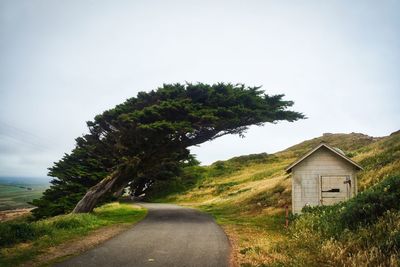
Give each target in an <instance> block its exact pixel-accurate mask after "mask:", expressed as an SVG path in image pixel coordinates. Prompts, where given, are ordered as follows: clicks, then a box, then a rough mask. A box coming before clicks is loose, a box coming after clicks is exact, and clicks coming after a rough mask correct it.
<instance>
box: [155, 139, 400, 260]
mask: <svg viewBox="0 0 400 267" xmlns="http://www.w3.org/2000/svg"><path fill="white" fill-rule="evenodd" d="M322 141H324V142H326V143H328V144H329V145H331V146H333V147H338V148H340V149H341V150H343V151H344V152H345V153H346V155H347V156H349V157H350V158H352V159H353V160H355V161H356V162H358V163H360V164H361V165H362V166H363V167H364V171H362V172H360V173H359V189H360V191H364V190H367V189H368V188H370V187H371V186H373V185H375V184H377V183H379V182H380V181H382V180H385V179H386V178H387V177H389V176H390V175H396V174H399V173H400V132H396V133H393V134H391V135H390V136H386V137H379V138H375V137H370V136H367V135H364V134H359V133H351V134H324V135H323V136H321V137H318V138H314V139H311V140H307V141H305V142H302V143H300V144H297V145H295V146H292V147H290V148H288V149H286V150H284V151H281V152H278V153H275V154H266V153H263V154H255V155H248V156H241V157H235V158H232V159H230V160H227V161H217V162H215V163H213V164H212V165H210V166H205V167H200V166H192V167H187V168H186V169H185V171H184V173H183V174H182V176H181V177H178V178H176V180H174V181H173V182H169V183H166V182H160V183H158V184H156V185H155V186H154V187H153V189H152V191H151V192H150V194H149V195H150V197H151V198H152V199H153V200H157V201H166V202H175V203H179V204H182V205H188V206H193V207H197V208H200V209H202V210H204V211H207V212H209V213H211V214H213V216H214V217H215V218H216V219H217V221H218V222H219V223H220V224H221V225H222V226H223V227H224V229H225V231H226V232H227V233H228V235H229V237H230V238H231V241H232V242H233V244H234V257H235V259H236V261H237V262H238V263H239V264H240V265H241V266H266V265H268V266H269V265H271V264H276V265H312V264H314V263H318V264H321V262H320V261H323V263H326V261H328V262H329V261H332V262H331V264H328V265H335V264H351V263H354V262H353V261H352V260H353V259H349V257H347V258H346V257H345V256H343V259H336V260H334V257H333V256H332V257H331V258H330V257H328V256H326V255H325V254H326V253H328V252H326V253H325V254H324V253H322V252H323V251H322V247H323V244H325V243H324V242H325V241H326V242H327V240H325V239H324V238H330V237H329V236H324V237H321V236H319V237H315V236H313V234H314V233H315V234H317V233H318V231H314V232H313V233H312V234H310V236H308V237H307V238H311V239H312V238H314V239H315V240H314V241H315V243H312V244H313V246H311V243H309V245H310V248H309V249H307V243H306V242H304V240H303V242H300V243H299V242H297V243H296V242H295V240H296V239H295V238H294V237H293V235H296V233H297V234H298V233H301V232H304V231H306V229H305V228H301V227H300V226H299V223H298V222H296V221H295V223H294V225H297V226H296V227H297V228H296V227H295V226H293V227H291V229H289V230H286V229H285V228H284V227H283V225H284V220H285V219H284V207H285V206H286V205H289V206H290V204H291V180H290V176H289V175H288V174H286V173H285V171H284V169H285V168H286V167H287V166H288V165H289V164H290V163H292V162H293V161H295V160H296V159H297V158H298V157H300V156H301V155H303V154H305V153H306V152H307V151H308V150H310V149H312V148H313V147H315V146H316V145H318V144H319V143H321V142H322ZM321 212H322V211H321ZM303 217H304V218H307V216H303ZM310 220H311V219H310ZM388 220H389V219H388ZM297 221H299V220H297ZM300 221H301V220H300ZM318 222H319V221H317V222H316V223H317V224H318ZM306 225H307V224H306V223H305V224H303V227H306ZM396 227H397V226H396ZM398 227H399V228H400V226H398ZM294 228H296V229H294ZM396 229H397V228H396ZM358 236H360V235H359V234H357V233H356V237H358ZM396 242H397V241H396ZM399 243H400V236H399ZM288 244H291V245H288ZM302 244H305V245H304V246H305V247H306V248H304V247H303V245H302ZM316 244H320V245H316ZM346 244H347V243H346ZM346 244H344V246H345V245H346ZM325 245H326V244H325ZM399 246H400V244H399ZM336 247H340V246H336ZM343 250H345V249H343ZM297 251H302V252H301V253H300V252H299V253H297ZM377 253H378V252H377ZM318 254H319V255H318ZM378 254H379V253H378ZM289 255H290V256H289ZM321 255H322V256H321ZM365 257H367V258H368V257H375V258H374V259H375V260H377V259H378V258H379V257H378V256H376V255H375V256H371V255H369V256H368V255H366V256H365ZM365 257H364V258H362V257H361V256H360V257H359V258H358V259H356V260H358V262H360V261H361V262H362V260H366V259H365ZM369 260H373V259H369ZM318 264H316V265H318Z"/></svg>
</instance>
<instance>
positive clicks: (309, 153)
mask: <svg viewBox="0 0 400 267" xmlns="http://www.w3.org/2000/svg"><path fill="white" fill-rule="evenodd" d="M322 147H325V148H327V149H328V150H330V151H331V152H332V153H334V154H335V155H337V156H339V157H341V158H342V159H344V160H346V161H347V162H349V163H350V164H352V165H353V166H355V167H356V168H357V169H359V170H363V168H362V167H361V166H360V165H358V164H357V163H356V162H354V161H353V160H351V159H350V158H349V157H347V156H346V155H345V154H344V153H343V151H342V150H340V149H339V148H333V147H331V146H329V145H327V144H325V143H321V144H319V145H318V146H317V147H315V148H313V149H312V150H310V151H309V152H308V153H306V154H305V155H304V156H302V157H301V158H300V159H298V160H296V161H295V162H293V163H292V164H290V165H289V167H287V168H286V172H291V171H292V169H293V167H294V166H296V165H297V164H299V163H300V162H302V161H303V160H305V159H306V158H308V157H309V156H310V155H311V154H313V153H314V152H315V151H317V150H318V149H320V148H322Z"/></svg>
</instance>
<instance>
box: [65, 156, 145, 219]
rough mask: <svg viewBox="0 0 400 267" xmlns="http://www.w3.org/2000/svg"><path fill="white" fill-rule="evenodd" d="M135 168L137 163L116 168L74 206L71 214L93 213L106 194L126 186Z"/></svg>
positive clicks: (129, 163)
mask: <svg viewBox="0 0 400 267" xmlns="http://www.w3.org/2000/svg"><path fill="white" fill-rule="evenodd" d="M136 167H137V161H136V162H132V161H131V162H127V166H123V167H120V168H118V169H117V170H116V171H114V172H112V173H111V174H110V175H109V176H107V177H106V178H104V179H103V180H101V181H100V182H99V183H98V184H96V185H95V186H92V187H91V188H90V189H89V190H88V191H87V192H86V194H85V195H84V196H83V198H82V199H81V200H80V201H79V202H78V204H76V206H75V208H74V210H73V211H72V213H86V212H91V211H93V209H94V208H95V207H96V205H97V203H98V202H99V200H100V198H101V197H102V196H104V195H105V194H106V193H107V192H111V193H115V192H118V191H120V190H121V188H124V187H125V186H127V184H128V183H129V182H130V181H131V180H132V179H133V177H135V173H136Z"/></svg>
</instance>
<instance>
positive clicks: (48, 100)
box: [0, 0, 400, 176]
mask: <svg viewBox="0 0 400 267" xmlns="http://www.w3.org/2000/svg"><path fill="white" fill-rule="evenodd" d="M399 11H400V1H365V0H363V1H349V0H343V1H319V0H316V1H301V0H293V1H282V0H276V1H205V0H201V1H186V0H185V1H184V0H182V1H134V0H131V1H98V0H96V1H88V0H86V1H84V0H79V1H71V0H68V1H67V0H65V1H60V0H58V1H57V0H49V1H39V0H36V1H35V0H27V1H21V0H9V1H8V0H0V176H45V175H46V173H47V168H48V167H50V166H51V165H52V162H54V161H57V160H59V159H60V158H61V157H62V155H63V153H66V152H70V151H71V149H72V148H73V146H74V142H75V141H74V138H76V137H78V136H80V135H82V134H83V133H85V132H87V129H86V126H85V122H86V121H88V120H91V119H93V117H94V116H95V115H96V114H99V113H101V112H102V111H104V110H106V109H109V108H112V107H114V106H115V105H116V104H119V103H121V102H123V101H124V100H125V99H127V98H129V97H132V96H136V94H137V92H139V91H148V90H151V89H155V88H157V87H158V86H161V85H162V84H163V83H175V82H185V81H189V82H204V83H216V82H231V83H245V84H247V85H249V86H254V85H257V86H259V85H262V86H263V89H264V90H265V91H266V92H267V93H268V94H277V93H284V94H285V95H286V99H288V100H293V101H295V106H294V107H293V109H294V110H296V111H301V112H303V113H305V114H306V115H307V116H308V119H307V120H303V121H299V122H295V123H278V124H275V125H265V126H264V127H251V129H250V130H249V131H248V133H247V135H246V138H244V139H241V138H239V137H237V136H226V137H223V138H220V139H219V140H215V141H213V142H207V143H205V144H203V145H201V146H200V147H196V148H194V149H192V152H193V153H195V154H197V156H198V158H199V159H200V160H201V162H202V163H203V164H209V163H211V162H214V161H215V160H219V159H227V158H230V157H233V156H237V155H243V154H250V153H260V152H268V153H272V152H276V151H279V150H282V149H285V148H287V147H288V146H291V145H294V144H296V143H298V142H300V141H303V140H305V139H310V138H313V137H317V136H320V135H321V134H322V133H324V132H333V133H337V132H340V133H350V132H361V133H365V134H369V135H373V136H384V135H388V134H390V133H391V132H393V131H396V130H398V129H400V119H399V115H400V104H399V100H400V87H399V86H400V75H399V73H400V71H399V60H400V16H399Z"/></svg>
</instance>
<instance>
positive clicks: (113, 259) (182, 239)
mask: <svg viewBox="0 0 400 267" xmlns="http://www.w3.org/2000/svg"><path fill="white" fill-rule="evenodd" d="M140 205H142V206H144V207H146V208H147V209H148V210H149V213H148V215H147V217H146V218H145V219H144V220H143V221H141V222H139V223H138V224H136V225H135V226H134V227H132V228H131V229H129V230H128V231H125V232H123V233H121V234H119V235H117V236H116V237H114V238H112V239H110V240H108V241H106V242H104V243H103V244H101V245H99V246H97V247H95V248H93V249H91V250H89V251H87V252H85V253H83V254H81V255H79V256H76V257H73V258H70V259H68V260H66V261H64V262H62V263H59V264H57V265H56V266H74V267H75V266H82V267H83V266H85V267H90V266H95V267H102V266H138V267H141V266H153V267H161V266H162V267H169V266H188V267H189V266H190V267H192V266H193V267H195V266H199V267H200V266H201V267H203V266H204V267H206V266H209V267H214V266H215V267H225V266H229V264H228V261H229V251H230V246H229V241H228V239H227V237H226V235H225V233H224V231H223V230H222V229H221V228H220V227H219V226H218V225H217V224H216V223H215V221H214V220H213V218H212V217H211V216H209V215H207V214H204V213H201V212H199V211H196V210H193V209H189V208H183V207H180V206H177V205H172V204H149V203H146V204H140Z"/></svg>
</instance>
